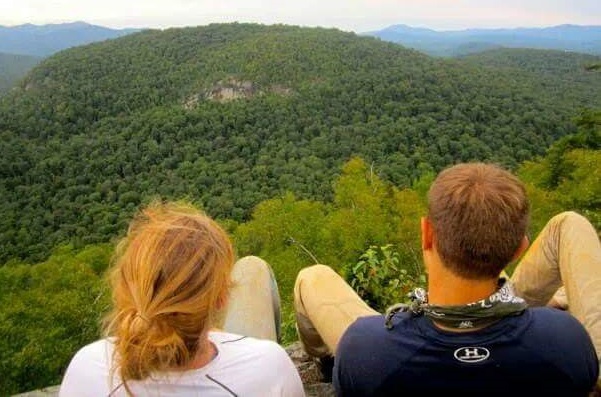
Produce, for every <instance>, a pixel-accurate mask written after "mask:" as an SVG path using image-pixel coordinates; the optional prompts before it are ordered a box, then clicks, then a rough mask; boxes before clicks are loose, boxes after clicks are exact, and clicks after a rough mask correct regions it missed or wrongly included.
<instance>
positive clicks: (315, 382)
mask: <svg viewBox="0 0 601 397" xmlns="http://www.w3.org/2000/svg"><path fill="white" fill-rule="evenodd" d="M286 352H287V353H288V355H289V356H290V358H291V359H292V361H293V362H294V365H296V368H297V369H298V372H299V374H300V377H301V379H302V381H303V384H304V385H305V392H306V394H307V397H334V396H335V393H334V388H333V387H332V384H331V383H327V382H323V380H322V375H321V371H320V370H319V368H318V367H317V365H316V363H315V361H314V360H312V359H311V357H309V356H308V355H307V354H306V353H305V352H304V351H303V348H302V347H301V345H300V343H299V342H295V343H293V344H291V345H289V346H287V347H286ZM58 389H59V386H50V387H47V388H44V389H39V390H33V391H30V392H27V393H22V394H18V395H16V396H13V397H57V396H58Z"/></svg>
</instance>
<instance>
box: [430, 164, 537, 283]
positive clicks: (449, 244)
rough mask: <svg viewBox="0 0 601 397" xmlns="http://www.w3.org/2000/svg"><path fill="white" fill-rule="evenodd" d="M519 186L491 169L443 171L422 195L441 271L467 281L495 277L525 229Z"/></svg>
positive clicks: (523, 194)
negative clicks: (425, 202) (432, 230)
mask: <svg viewBox="0 0 601 397" xmlns="http://www.w3.org/2000/svg"><path fill="white" fill-rule="evenodd" d="M528 211H529V204H528V198H527V197H526V190H525V188H524V185H523V184H522V183H521V182H520V181H519V180H518V178H517V177H515V176H514V175H512V174H511V173H510V172H508V171H506V170H504V169H502V168H501V167H498V166H496V165H492V164H484V163H466V164H458V165H455V166H452V167H450V168H447V169H445V170H443V171H442V172H441V173H440V174H439V175H438V176H437V177H436V179H435V180H434V182H433V184H432V186H431V187H430V191H429V192H428V218H429V220H430V222H431V223H432V225H433V228H434V232H435V244H436V249H437V250H438V253H439V255H440V258H441V259H442V261H443V263H444V265H445V266H447V267H448V268H449V269H450V270H451V271H453V272H454V273H455V274H457V275H459V276H461V277H465V278H468V279H486V278H493V277H498V275H499V274H500V273H501V271H502V270H503V269H504V268H505V266H507V265H508V264H509V263H510V262H511V260H512V258H513V256H514V254H515V252H516V250H517V249H518V247H519V246H520V243H521V241H522V239H523V238H524V236H525V234H526V229H527V227H528Z"/></svg>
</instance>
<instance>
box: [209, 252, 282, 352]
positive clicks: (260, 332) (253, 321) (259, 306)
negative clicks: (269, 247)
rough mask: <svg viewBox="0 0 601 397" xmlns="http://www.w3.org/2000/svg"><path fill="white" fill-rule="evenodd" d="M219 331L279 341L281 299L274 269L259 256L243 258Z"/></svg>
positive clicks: (236, 266) (233, 272)
mask: <svg viewBox="0 0 601 397" xmlns="http://www.w3.org/2000/svg"><path fill="white" fill-rule="evenodd" d="M232 281H233V284H234V285H233V287H232V289H231V291H230V296H229V299H228V302H227V307H226V310H225V312H224V319H223V321H222V326H221V327H220V328H222V329H224V330H225V331H226V332H231V333H234V334H240V335H246V336H252V337H255V338H260V339H270V340H273V341H276V342H279V341H280V340H279V339H280V295H279V292H278V287H277V284H276V282H275V278H274V277H273V273H272V271H271V267H270V266H269V265H268V264H267V262H265V261H264V260H262V259H261V258H258V257H256V256H246V257H244V258H241V259H240V260H238V261H237V262H236V264H235V265H234V269H233V271H232Z"/></svg>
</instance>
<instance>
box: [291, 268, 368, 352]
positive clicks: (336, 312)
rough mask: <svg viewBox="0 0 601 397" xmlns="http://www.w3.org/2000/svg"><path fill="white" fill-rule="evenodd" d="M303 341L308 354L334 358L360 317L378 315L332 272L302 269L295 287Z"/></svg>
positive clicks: (326, 269) (299, 329) (297, 320)
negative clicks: (350, 326) (337, 349)
mask: <svg viewBox="0 0 601 397" xmlns="http://www.w3.org/2000/svg"><path fill="white" fill-rule="evenodd" d="M294 309H295V312H296V329H297V332H298V336H299V340H300V342H301V344H302V345H303V348H304V349H305V351H306V352H307V354H309V355H311V356H314V357H324V356H328V355H333V354H334V353H335V352H336V346H337V345H338V341H339V340H340V337H341V336H342V334H343V333H344V331H345V330H346V329H347V328H348V326H349V325H351V324H352V323H353V322H354V321H355V320H356V319H357V318H358V317H361V316H369V315H373V314H378V312H377V311H375V310H374V309H372V308H371V307H369V306H368V305H367V304H366V303H365V302H364V301H363V300H362V299H361V298H360V297H359V295H357V293H356V292H355V291H354V290H353V289H352V288H351V287H350V286H349V285H348V284H347V283H346V282H345V281H344V280H343V279H342V277H340V276H339V275H338V274H337V273H336V272H335V271H334V270H332V268H330V267H328V266H324V265H313V266H310V267H306V268H304V269H302V270H301V271H300V272H299V274H298V276H297V278H296V283H295V285H294Z"/></svg>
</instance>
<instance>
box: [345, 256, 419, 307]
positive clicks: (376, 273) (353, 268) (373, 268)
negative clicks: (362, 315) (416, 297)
mask: <svg viewBox="0 0 601 397" xmlns="http://www.w3.org/2000/svg"><path fill="white" fill-rule="evenodd" d="M416 259H417V258H416ZM344 274H345V278H346V280H347V282H348V283H349V284H350V285H351V287H353V289H355V291H357V294H359V296H360V297H361V298H362V299H363V300H364V301H365V302H367V303H368V304H369V305H370V306H371V307H372V308H374V309H376V310H378V311H379V312H381V313H384V312H385V311H386V309H387V308H388V307H390V306H392V305H394V304H395V303H399V302H405V303H408V302H409V298H408V295H409V293H410V292H411V291H412V290H413V289H414V288H416V287H422V288H423V287H425V283H426V275H425V273H424V272H423V270H422V269H421V264H420V263H419V262H418V261H417V260H416V261H415V262H413V263H411V262H409V263H403V262H402V261H401V255H400V254H399V252H398V251H396V250H395V249H394V247H393V246H392V245H390V244H387V245H384V246H381V247H378V246H371V247H369V248H368V249H367V251H365V253H363V254H362V255H361V256H360V257H359V261H358V262H357V263H355V264H352V265H350V266H347V267H346V268H345V269H344Z"/></svg>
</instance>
